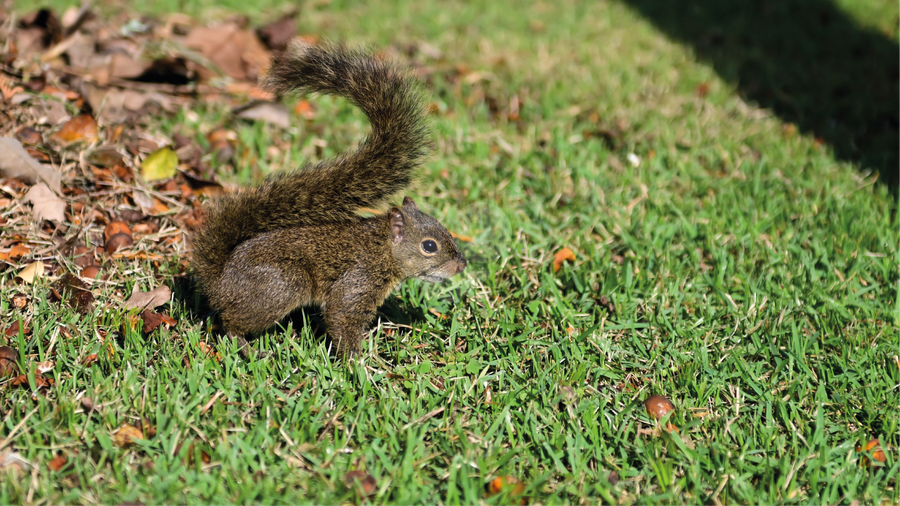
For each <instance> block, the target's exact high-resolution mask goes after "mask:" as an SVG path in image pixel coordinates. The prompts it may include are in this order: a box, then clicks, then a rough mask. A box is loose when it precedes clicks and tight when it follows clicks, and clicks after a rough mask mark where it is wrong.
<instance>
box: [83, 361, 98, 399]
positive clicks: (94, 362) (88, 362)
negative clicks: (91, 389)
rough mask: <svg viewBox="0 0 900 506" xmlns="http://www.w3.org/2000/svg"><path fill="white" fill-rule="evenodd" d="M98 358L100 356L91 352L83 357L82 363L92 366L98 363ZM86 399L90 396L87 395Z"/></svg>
mask: <svg viewBox="0 0 900 506" xmlns="http://www.w3.org/2000/svg"><path fill="white" fill-rule="evenodd" d="M98 360H99V358H98V357H97V354H96V353H91V354H90V355H88V356H86V357H84V358H83V359H81V365H83V366H85V367H90V366H92V365H94V364H96V363H97V361H98ZM85 399H89V398H88V397H85Z"/></svg>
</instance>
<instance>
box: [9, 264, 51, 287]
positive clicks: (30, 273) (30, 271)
mask: <svg viewBox="0 0 900 506" xmlns="http://www.w3.org/2000/svg"><path fill="white" fill-rule="evenodd" d="M16 277H18V278H19V279H21V280H22V282H23V283H27V284H31V283H32V282H34V280H35V279H38V278H42V277H44V262H41V261H40V260H37V261H34V262H31V263H30V264H28V265H26V266H25V268H24V269H22V270H21V271H20V272H19V275H18V276H16Z"/></svg>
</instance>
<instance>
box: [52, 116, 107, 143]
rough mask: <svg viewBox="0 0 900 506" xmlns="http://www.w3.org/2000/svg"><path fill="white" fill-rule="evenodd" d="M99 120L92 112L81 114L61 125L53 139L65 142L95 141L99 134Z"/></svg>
mask: <svg viewBox="0 0 900 506" xmlns="http://www.w3.org/2000/svg"><path fill="white" fill-rule="evenodd" d="M98 131H99V129H98V127H97V122H96V121H95V120H94V117H93V116H91V115H90V114H79V115H78V116H75V117H74V118H72V119H70V120H69V121H67V122H66V123H65V124H64V125H63V126H61V127H60V129H59V130H57V131H56V132H55V133H53V135H51V136H50V138H51V139H53V140H55V141H57V142H61V143H63V144H71V143H73V142H88V143H90V142H94V141H96V140H97V134H98Z"/></svg>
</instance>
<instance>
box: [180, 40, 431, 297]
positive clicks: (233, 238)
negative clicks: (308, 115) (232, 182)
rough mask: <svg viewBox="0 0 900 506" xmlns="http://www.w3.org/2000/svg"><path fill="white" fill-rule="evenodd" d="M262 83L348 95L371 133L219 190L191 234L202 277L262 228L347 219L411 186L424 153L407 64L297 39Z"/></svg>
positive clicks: (275, 88) (211, 276) (208, 278)
mask: <svg viewBox="0 0 900 506" xmlns="http://www.w3.org/2000/svg"><path fill="white" fill-rule="evenodd" d="M265 88H266V89H267V90H269V91H272V92H274V93H276V94H278V95H283V94H286V93H289V92H293V91H297V92H301V93H322V94H330V95H338V96H341V97H345V98H346V99H348V100H349V101H350V102H351V103H353V104H354V105H356V106H357V107H359V108H360V109H362V111H363V112H364V113H365V114H366V116H367V117H368V118H369V121H370V122H371V124H372V132H371V134H370V135H369V136H368V137H367V138H366V139H365V140H364V141H363V142H362V143H361V144H360V145H359V147H358V148H357V149H356V150H355V151H352V152H349V153H347V154H344V155H342V156H340V157H338V158H335V159H332V160H326V161H323V162H320V163H318V164H316V165H312V166H306V167H303V168H300V169H298V170H295V171H290V172H285V173H279V174H274V175H273V176H271V177H269V178H268V179H267V180H266V181H265V182H263V183H262V184H261V185H259V186H257V187H253V188H247V189H245V190H241V191H238V192H237V193H234V194H231V195H226V196H224V197H222V198H219V199H218V200H217V201H216V202H215V203H214V204H213V205H212V206H211V207H210V208H209V209H208V211H207V216H206V222H205V225H204V227H203V228H202V229H201V230H200V231H199V232H198V233H197V234H196V235H195V236H194V240H193V250H194V251H193V256H194V268H195V271H196V273H197V275H198V276H199V278H200V279H201V281H202V283H203V284H208V283H211V282H214V281H215V280H217V279H218V278H219V276H220V275H221V273H222V269H223V267H224V265H225V262H226V261H227V260H228V257H229V255H230V254H231V252H232V250H234V248H235V247H237V246H238V245H239V244H241V243H242V242H244V241H246V240H247V239H250V238H252V237H255V236H257V235H259V234H261V233H264V232H268V231H271V230H277V229H281V228H288V227H295V226H302V225H311V224H318V223H326V222H334V221H342V220H345V219H350V218H352V217H353V216H355V213H356V211H357V210H358V209H359V208H361V207H377V206H378V205H380V204H381V203H382V202H383V201H384V200H385V199H386V198H388V197H389V196H391V195H393V194H394V193H397V192H398V191H400V190H402V189H404V188H406V187H407V186H408V185H409V183H410V179H411V177H412V172H413V171H414V170H415V168H416V167H417V166H418V165H419V164H421V162H422V160H423V159H424V157H425V155H426V154H427V151H428V147H429V141H428V129H427V127H426V125H425V118H424V105H423V102H422V99H421V96H420V95H419V93H418V91H417V86H416V82H415V79H414V78H413V77H412V76H411V75H410V73H409V71H408V70H407V69H405V68H403V67H400V66H397V65H396V64H393V63H391V62H388V61H384V60H381V59H378V58H376V57H375V56H373V55H371V54H370V53H367V52H365V51H363V50H359V49H349V48H347V47H345V46H343V45H341V44H337V43H328V44H322V45H302V44H301V45H296V46H294V47H293V48H292V49H291V51H289V52H287V53H286V54H285V55H284V56H283V57H281V58H279V59H277V60H276V61H274V62H273V65H272V68H271V69H270V70H269V74H268V77H267V79H266V82H265Z"/></svg>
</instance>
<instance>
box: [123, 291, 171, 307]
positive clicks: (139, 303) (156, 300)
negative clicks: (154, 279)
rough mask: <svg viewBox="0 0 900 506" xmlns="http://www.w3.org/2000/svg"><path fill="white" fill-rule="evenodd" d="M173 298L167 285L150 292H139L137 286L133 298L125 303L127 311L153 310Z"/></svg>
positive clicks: (132, 294)
mask: <svg viewBox="0 0 900 506" xmlns="http://www.w3.org/2000/svg"><path fill="white" fill-rule="evenodd" d="M171 298H172V291H171V290H170V289H169V287H168V286H166V285H160V286H158V287H156V288H154V289H153V290H150V291H149V292H141V291H138V288H137V285H135V286H134V291H133V292H132V293H131V297H129V299H128V300H127V301H125V309H141V310H144V309H152V308H155V307H159V306H162V305H163V304H165V303H166V302H169V299H171Z"/></svg>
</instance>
